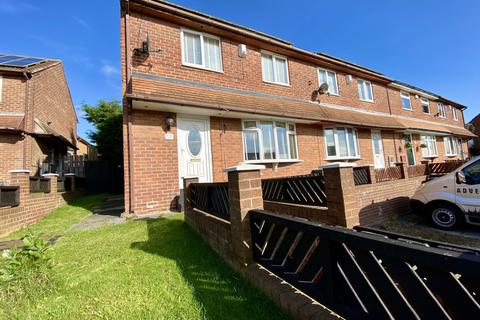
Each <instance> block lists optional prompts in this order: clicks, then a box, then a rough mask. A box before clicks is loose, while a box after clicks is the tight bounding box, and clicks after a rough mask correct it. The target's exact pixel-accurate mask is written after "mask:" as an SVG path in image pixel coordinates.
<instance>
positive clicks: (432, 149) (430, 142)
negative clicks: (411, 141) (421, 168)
mask: <svg viewBox="0 0 480 320" xmlns="http://www.w3.org/2000/svg"><path fill="white" fill-rule="evenodd" d="M420 140H421V143H422V144H423V145H425V147H424V148H422V155H423V157H424V158H428V157H437V156H438V152H437V139H436V138H435V136H432V135H422V136H421V137H420Z"/></svg>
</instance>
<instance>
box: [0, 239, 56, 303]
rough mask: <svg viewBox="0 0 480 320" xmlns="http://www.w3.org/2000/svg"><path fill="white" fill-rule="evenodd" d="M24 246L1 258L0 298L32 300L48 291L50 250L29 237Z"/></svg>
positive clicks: (39, 241)
mask: <svg viewBox="0 0 480 320" xmlns="http://www.w3.org/2000/svg"><path fill="white" fill-rule="evenodd" d="M22 242H23V246H22V247H20V248H12V249H9V250H5V251H4V252H3V254H2V256H1V257H0V289H1V290H0V298H2V299H4V298H15V297H19V296H20V295H22V296H27V297H33V296H35V295H36V294H38V292H39V290H44V289H47V288H49V284H50V283H51V278H50V270H51V268H52V266H53V263H52V253H53V250H52V246H51V244H50V243H49V242H47V241H44V240H42V239H40V238H39V237H38V236H36V235H34V234H32V233H28V234H27V235H25V236H24V237H23V238H22Z"/></svg>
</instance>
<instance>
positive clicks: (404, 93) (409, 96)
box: [400, 91, 413, 111]
mask: <svg viewBox="0 0 480 320" xmlns="http://www.w3.org/2000/svg"><path fill="white" fill-rule="evenodd" d="M405 95H407V97H405ZM403 99H408V104H409V105H410V108H407V107H405V106H404V105H403ZM400 103H401V105H402V109H403V110H407V111H413V105H412V99H411V95H410V93H408V92H406V91H400Z"/></svg>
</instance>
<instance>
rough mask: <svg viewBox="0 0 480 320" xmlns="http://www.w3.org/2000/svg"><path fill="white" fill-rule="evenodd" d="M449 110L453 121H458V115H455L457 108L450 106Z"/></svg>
mask: <svg viewBox="0 0 480 320" xmlns="http://www.w3.org/2000/svg"><path fill="white" fill-rule="evenodd" d="M450 110H452V118H453V120H455V121H458V116H457V108H455V107H453V106H450Z"/></svg>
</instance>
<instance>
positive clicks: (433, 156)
mask: <svg viewBox="0 0 480 320" xmlns="http://www.w3.org/2000/svg"><path fill="white" fill-rule="evenodd" d="M422 157H423V158H424V159H432V158H438V154H437V155H431V156H422Z"/></svg>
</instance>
